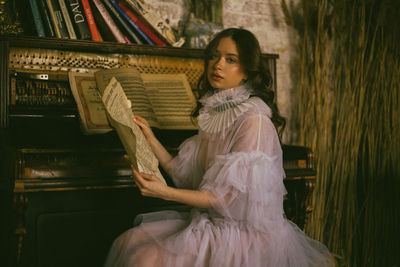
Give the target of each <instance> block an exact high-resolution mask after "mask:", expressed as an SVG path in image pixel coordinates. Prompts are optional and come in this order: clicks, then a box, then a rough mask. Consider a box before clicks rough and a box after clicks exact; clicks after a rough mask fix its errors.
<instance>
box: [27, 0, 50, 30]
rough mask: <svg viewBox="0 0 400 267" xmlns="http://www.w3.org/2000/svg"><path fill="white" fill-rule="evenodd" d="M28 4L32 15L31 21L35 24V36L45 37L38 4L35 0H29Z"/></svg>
mask: <svg viewBox="0 0 400 267" xmlns="http://www.w3.org/2000/svg"><path fill="white" fill-rule="evenodd" d="M29 4H30V6H31V10H32V17H33V22H34V24H35V29H36V33H37V36H39V37H45V36H46V33H45V31H44V25H43V21H42V16H41V15H40V12H39V7H38V4H37V3H36V0H29Z"/></svg>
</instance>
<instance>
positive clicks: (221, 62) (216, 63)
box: [214, 57, 223, 69]
mask: <svg viewBox="0 0 400 267" xmlns="http://www.w3.org/2000/svg"><path fill="white" fill-rule="evenodd" d="M214 66H215V68H216V69H221V68H222V66H223V59H222V57H220V58H218V59H217V61H216V62H215V64H214Z"/></svg>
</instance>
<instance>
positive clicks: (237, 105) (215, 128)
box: [198, 84, 253, 134]
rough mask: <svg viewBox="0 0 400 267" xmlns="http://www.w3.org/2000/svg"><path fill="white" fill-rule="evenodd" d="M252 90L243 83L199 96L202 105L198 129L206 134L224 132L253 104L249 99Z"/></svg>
mask: <svg viewBox="0 0 400 267" xmlns="http://www.w3.org/2000/svg"><path fill="white" fill-rule="evenodd" d="M252 92H253V89H252V88H251V87H250V86H249V85H247V84H244V85H241V86H239V87H235V88H229V89H225V90H223V91H220V92H217V93H215V94H212V95H206V96H204V97H203V98H201V99H200V100H199V101H200V102H201V103H202V104H203V107H202V108H201V109H200V111H199V117H198V125H199V127H200V129H201V130H202V131H203V132H205V133H208V134H216V133H218V134H224V132H225V130H226V129H228V128H229V127H230V126H232V125H233V123H234V122H235V120H236V119H237V118H238V117H239V116H240V115H242V114H243V113H244V112H246V111H247V110H248V109H249V108H250V107H251V106H253V103H252V102H251V101H249V98H250V95H251V93H252Z"/></svg>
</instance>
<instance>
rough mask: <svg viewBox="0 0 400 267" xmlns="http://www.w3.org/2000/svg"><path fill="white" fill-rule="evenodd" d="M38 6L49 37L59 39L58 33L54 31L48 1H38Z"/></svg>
mask: <svg viewBox="0 0 400 267" xmlns="http://www.w3.org/2000/svg"><path fill="white" fill-rule="evenodd" d="M38 6H39V11H40V14H41V15H42V18H43V24H44V28H45V32H46V36H47V37H57V36H56V32H55V31H54V26H53V22H52V21H51V16H50V12H49V9H48V7H47V3H46V0H38Z"/></svg>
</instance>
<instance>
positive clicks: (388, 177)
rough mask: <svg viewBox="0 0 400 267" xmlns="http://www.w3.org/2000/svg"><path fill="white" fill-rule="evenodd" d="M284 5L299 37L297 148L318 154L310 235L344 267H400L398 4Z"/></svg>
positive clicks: (330, 1)
mask: <svg viewBox="0 0 400 267" xmlns="http://www.w3.org/2000/svg"><path fill="white" fill-rule="evenodd" d="M297 2H298V4H297V5H295V4H293V2H290V3H289V4H287V3H286V2H285V1H284V0H282V2H281V3H282V5H281V6H282V10H283V12H284V14H285V15H286V21H287V23H288V24H289V25H291V26H293V27H294V28H295V29H296V30H297V32H298V34H299V37H300V38H299V40H300V42H299V44H298V48H299V62H298V64H299V66H300V76H299V77H300V80H299V86H298V88H299V91H298V98H299V99H298V113H297V114H298V118H297V119H298V120H299V125H300V126H299V127H300V129H299V131H300V134H299V136H300V140H299V142H300V144H302V145H306V146H309V147H311V148H312V150H313V151H314V153H315V159H316V170H317V182H316V187H315V191H314V198H313V201H314V203H313V206H314V211H313V213H312V217H311V221H310V222H308V225H307V229H306V230H307V232H308V234H310V235H311V236H313V237H314V238H317V239H319V240H320V241H322V242H323V243H325V244H327V245H328V247H329V248H330V249H331V250H332V251H333V252H334V253H336V254H339V255H341V256H343V259H344V260H343V262H344V263H343V265H344V266H399V265H400V260H399V256H398V255H397V251H396V250H395V249H394V248H395V247H397V242H398V240H395V239H396V238H395V236H396V234H397V236H400V235H399V230H398V224H399V222H400V221H399V210H400V209H399V208H398V207H397V206H396V205H397V203H400V199H399V195H400V194H399V193H398V192H397V189H400V131H399V130H400V88H399V87H400V43H399V42H398V40H400V29H399V27H400V18H399V16H398V10H400V3H399V2H398V1H397V2H396V1H389V0H383V1H379V0H369V1H356V0H352V1H348V0H302V1H297Z"/></svg>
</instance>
